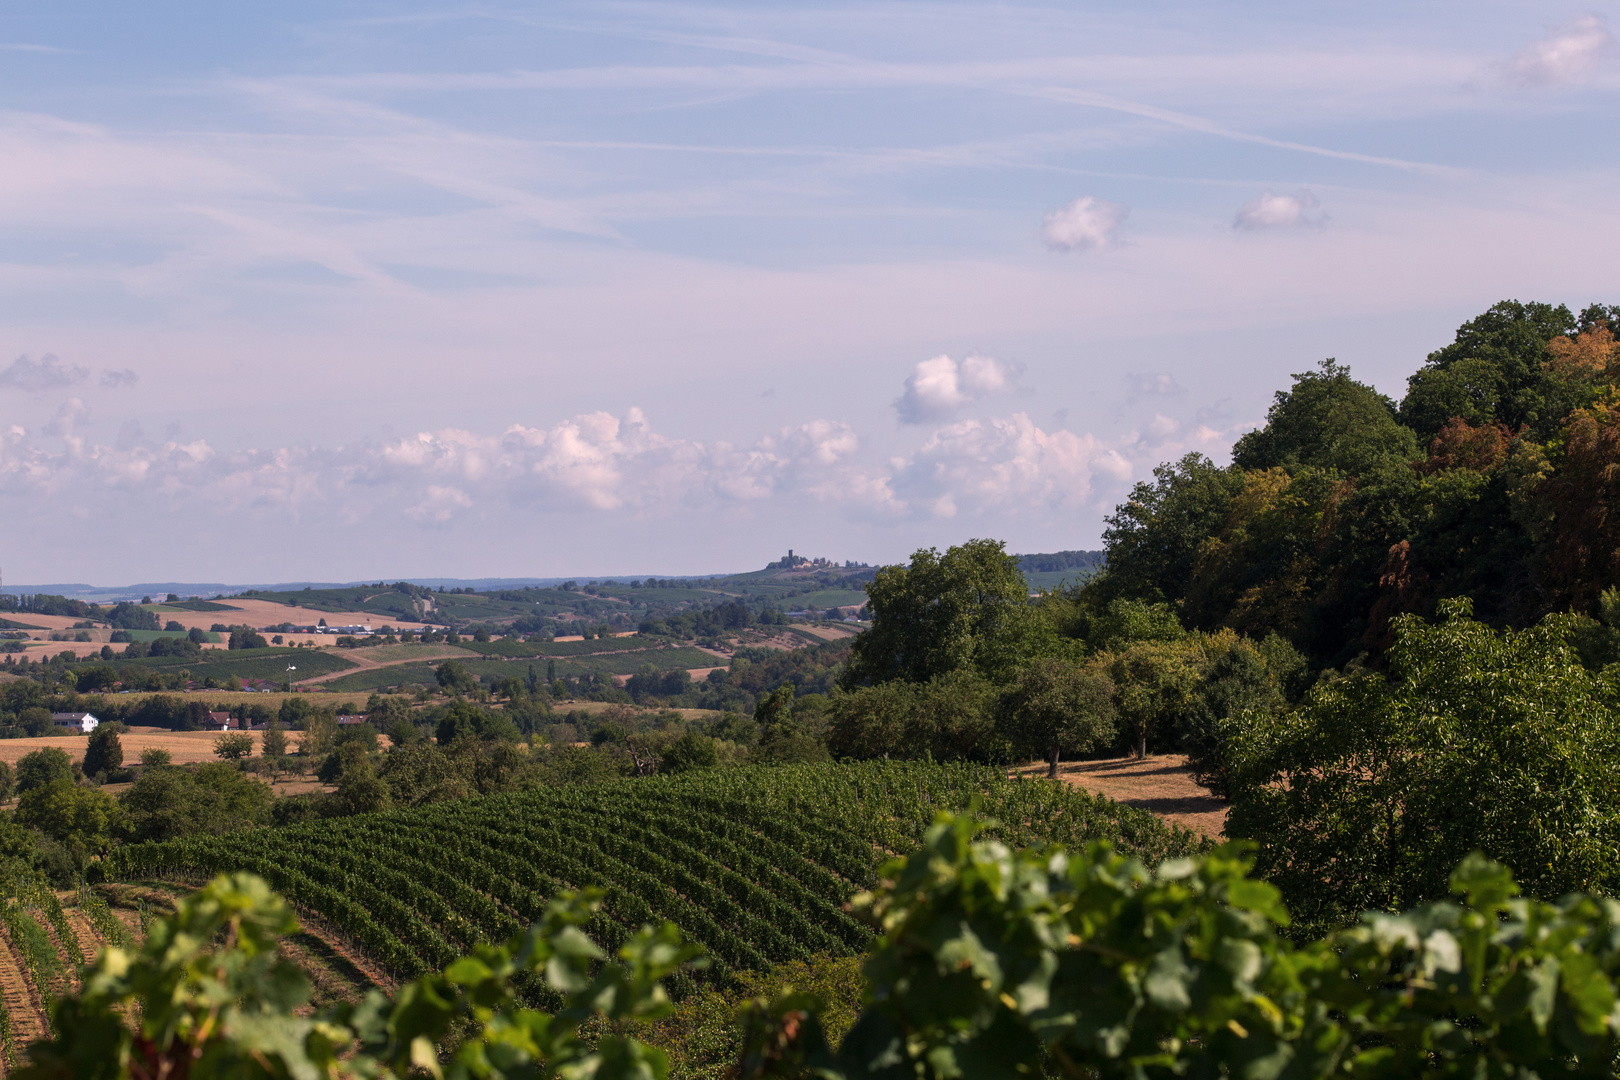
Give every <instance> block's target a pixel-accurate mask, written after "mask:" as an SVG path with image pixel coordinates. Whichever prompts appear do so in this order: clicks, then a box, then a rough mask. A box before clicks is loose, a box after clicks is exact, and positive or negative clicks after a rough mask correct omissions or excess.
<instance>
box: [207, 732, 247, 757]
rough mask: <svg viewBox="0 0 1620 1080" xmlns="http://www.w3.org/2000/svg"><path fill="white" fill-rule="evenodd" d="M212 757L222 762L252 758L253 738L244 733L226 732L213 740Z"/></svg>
mask: <svg viewBox="0 0 1620 1080" xmlns="http://www.w3.org/2000/svg"><path fill="white" fill-rule="evenodd" d="M214 756H215V757H217V758H220V759H222V760H224V761H240V760H242V759H243V758H247V757H252V756H253V736H251V735H249V734H248V733H247V732H245V731H227V732H225V733H224V734H223V735H221V736H219V738H217V739H215V740H214Z"/></svg>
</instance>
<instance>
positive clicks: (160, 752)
mask: <svg viewBox="0 0 1620 1080" xmlns="http://www.w3.org/2000/svg"><path fill="white" fill-rule="evenodd" d="M173 764H174V758H173V756H172V755H170V753H169V752H168V751H167V750H165V749H163V748H162V747H161V746H148V747H147V748H146V749H145V750H142V751H141V768H143V769H161V768H164V767H165V766H168V765H173Z"/></svg>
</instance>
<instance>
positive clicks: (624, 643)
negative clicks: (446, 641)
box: [455, 634, 671, 659]
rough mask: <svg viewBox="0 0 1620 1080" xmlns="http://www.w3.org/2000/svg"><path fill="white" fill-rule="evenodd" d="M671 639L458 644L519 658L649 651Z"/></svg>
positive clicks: (478, 651)
mask: <svg viewBox="0 0 1620 1080" xmlns="http://www.w3.org/2000/svg"><path fill="white" fill-rule="evenodd" d="M670 642H671V639H669V638H661V637H643V636H642V635H640V634H637V635H635V636H634V637H622V638H617V637H610V638H593V639H591V640H590V641H534V642H530V641H517V640H514V639H512V638H504V639H502V640H500V641H462V642H458V643H457V644H456V646H455V647H456V648H458V649H466V650H468V651H469V652H475V653H479V654H481V655H483V656H491V657H494V656H499V657H506V658H508V659H519V658H524V657H531V656H544V657H553V656H593V655H595V654H597V653H604V652H615V653H618V652H647V651H650V650H654V649H662V648H664V647H665V646H667V645H669V644H670Z"/></svg>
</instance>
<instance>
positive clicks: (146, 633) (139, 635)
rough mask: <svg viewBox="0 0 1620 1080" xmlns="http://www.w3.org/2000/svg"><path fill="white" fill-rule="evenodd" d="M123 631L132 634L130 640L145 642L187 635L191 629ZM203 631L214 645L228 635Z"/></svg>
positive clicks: (208, 640) (205, 639) (115, 646)
mask: <svg viewBox="0 0 1620 1080" xmlns="http://www.w3.org/2000/svg"><path fill="white" fill-rule="evenodd" d="M123 633H126V634H128V635H129V636H130V640H132V641H142V642H145V641H156V640H157V639H158V638H161V637H166V638H177V637H185V636H186V634H187V633H189V631H185V630H125V631H123ZM203 633H205V634H207V635H208V636H207V637H206V638H204V639H203V640H204V641H207V642H209V643H211V644H214V645H218V644H220V643H221V642H223V641H224V640H225V636H226V635H221V634H219V633H218V632H216V631H213V630H205V631H203ZM113 648H115V649H116V648H117V645H116V644H115V645H114V646H113Z"/></svg>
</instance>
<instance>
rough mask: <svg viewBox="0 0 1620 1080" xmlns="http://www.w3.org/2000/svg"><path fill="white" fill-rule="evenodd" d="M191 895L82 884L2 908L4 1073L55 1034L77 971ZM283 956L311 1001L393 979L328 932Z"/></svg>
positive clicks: (179, 888) (313, 933) (23, 896)
mask: <svg viewBox="0 0 1620 1080" xmlns="http://www.w3.org/2000/svg"><path fill="white" fill-rule="evenodd" d="M185 891H187V889H186V888H185V886H183V885H180V884H176V883H173V882H163V881H141V882H120V883H113V884H103V885H100V886H98V887H96V888H94V889H92V888H90V887H89V886H87V885H84V884H81V885H80V886H79V888H78V889H77V890H75V891H72V892H66V893H56V892H52V891H51V890H49V889H45V888H40V887H37V886H26V887H24V888H22V889H20V890H18V895H17V896H14V897H12V898H10V899H9V900H6V901H5V902H4V906H3V907H0V931H3V933H0V1069H3V1070H4V1072H6V1073H10V1072H11V1071H12V1069H13V1068H14V1067H15V1066H16V1065H17V1063H18V1062H19V1061H20V1060H21V1059H22V1056H23V1050H24V1048H25V1047H26V1046H27V1045H28V1044H29V1043H30V1042H32V1041H33V1040H35V1039H38V1038H42V1037H44V1036H45V1035H46V1034H47V1033H48V1031H49V1030H50V1020H49V1017H50V1011H51V1007H52V1005H54V1004H55V1002H56V1000H57V999H58V998H60V997H61V996H63V995H64V994H65V993H68V992H69V991H72V990H75V989H77V988H78V985H79V971H80V967H81V966H82V965H83V964H84V963H86V962H88V961H89V960H91V959H93V958H94V956H95V954H96V952H97V951H98V950H99V949H101V947H102V946H104V945H132V944H134V943H136V942H137V941H138V940H139V939H140V938H141V937H142V936H143V934H144V931H145V927H146V924H147V920H148V919H149V918H151V917H152V916H153V915H155V914H160V913H167V912H168V911H169V910H171V909H172V907H173V902H174V899H175V898H176V897H177V896H179V895H181V894H182V893H184V892H185ZM282 951H283V952H284V953H285V954H286V955H287V957H288V959H290V960H291V961H292V962H293V963H295V964H297V965H298V966H299V967H300V968H301V969H303V971H304V972H305V974H306V975H308V976H309V979H310V982H311V985H312V989H313V993H312V998H311V1000H312V1002H313V1003H314V1004H315V1005H316V1006H324V1005H327V1004H332V1003H335V1002H338V1001H355V1000H358V999H359V997H360V995H361V994H362V993H363V992H364V991H365V990H367V989H369V988H370V987H372V986H381V987H383V988H385V989H388V988H391V986H392V981H391V980H390V979H389V978H388V977H387V974H386V973H385V972H382V971H381V970H380V969H377V968H376V967H375V966H374V965H372V964H370V962H369V961H368V960H367V959H366V958H365V957H363V956H361V955H359V954H358V953H356V952H355V951H354V950H353V949H352V948H350V947H349V946H348V945H347V943H345V942H343V941H342V940H341V937H340V936H338V935H334V934H332V933H330V932H329V931H323V930H320V929H317V928H306V929H305V930H304V931H303V932H302V933H299V934H296V935H294V936H292V937H290V938H288V939H286V940H285V941H283V942H282Z"/></svg>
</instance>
